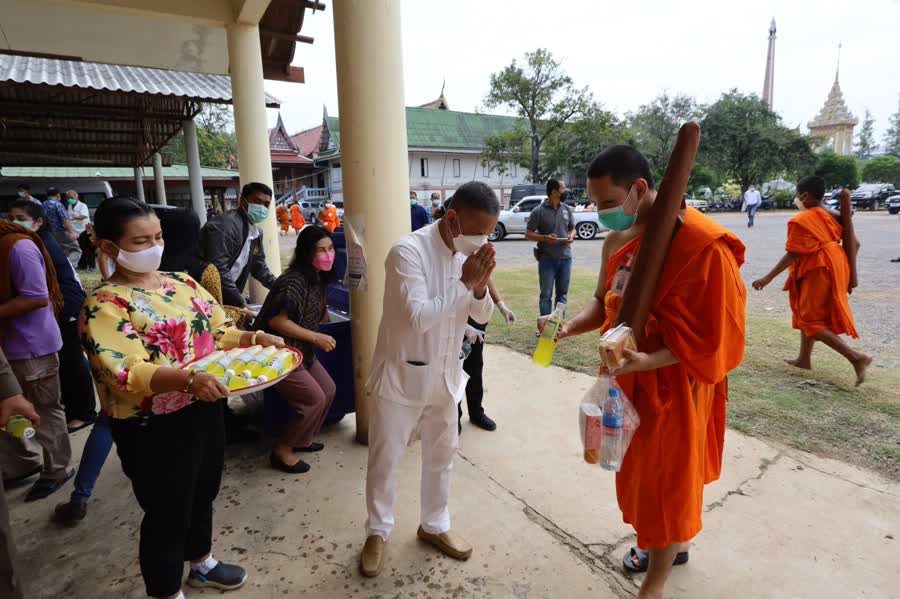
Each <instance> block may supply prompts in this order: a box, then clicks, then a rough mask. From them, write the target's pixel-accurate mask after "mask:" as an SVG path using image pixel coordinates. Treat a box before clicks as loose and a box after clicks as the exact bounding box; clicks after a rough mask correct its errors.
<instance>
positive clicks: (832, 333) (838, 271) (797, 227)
mask: <svg viewBox="0 0 900 599" xmlns="http://www.w3.org/2000/svg"><path fill="white" fill-rule="evenodd" d="M824 196H825V181H824V180H823V179H822V178H821V177H804V178H803V179H801V180H800V182H799V183H797V197H796V198H795V200H794V203H795V204H796V205H797V207H798V208H799V209H800V214H798V215H797V216H795V217H794V218H792V219H791V220H790V222H789V223H788V236H787V247H786V250H787V253H786V254H785V255H784V257H783V258H782V259H781V260H779V261H778V264H776V265H775V267H774V268H773V269H772V271H771V272H770V273H769V274H767V275H766V276H764V277H763V278H761V279H759V280H757V281H754V282H753V287H754V288H755V289H759V290H762V289H765V288H766V287H767V286H768V285H769V284H770V283H771V282H772V281H773V280H775V277H777V276H778V275H780V274H781V273H782V272H783V271H784V270H785V269H787V268H790V274H789V275H788V280H787V283H786V284H785V286H784V289H785V290H786V291H787V292H788V297H789V298H790V302H791V311H793V313H794V317H793V325H794V328H795V329H798V330H799V331H800V335H801V336H800V355H799V356H798V357H797V359H796V360H785V362H787V363H788V364H790V365H791V366H796V367H797V368H803V369H805V370H811V369H812V351H813V345H815V342H816V341H821V342H822V343H824V344H825V345H827V346H828V347H830V348H832V349H833V350H835V351H836V352H838V353H839V354H841V355H842V356H844V357H845V358H847V360H848V361H849V362H850V364H852V365H853V368H854V370H855V371H856V385H857V386H859V385H861V384H862V383H863V382H864V381H865V379H866V368H868V366H869V365H870V364H871V363H872V358H870V357H869V356H867V355H866V354H864V353H862V352H858V351H856V350H854V349H853V348H851V347H850V346H849V345H848V344H847V343H846V342H845V341H844V340H843V339H841V338H840V335H849V336H850V337H853V338H854V339H858V338H859V334H858V333H857V332H856V325H855V324H854V323H853V313H852V312H851V311H850V302H849V295H850V294H851V293H853V288H852V287H851V284H850V264H849V262H848V261H847V254H846V253H845V252H844V250H843V248H842V247H841V236H842V234H843V227H841V225H840V223H839V222H838V218H840V215H838V214H836V213H832V212H829V211H828V210H826V209H824V208H822V198H823V197H824ZM857 247H858V244H857Z"/></svg>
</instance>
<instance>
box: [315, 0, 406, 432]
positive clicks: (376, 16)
mask: <svg viewBox="0 0 900 599" xmlns="http://www.w3.org/2000/svg"><path fill="white" fill-rule="evenodd" d="M332 6H333V10H334V19H333V20H334V47H335V58H336V67H337V81H338V106H339V109H340V116H341V163H342V166H343V192H344V193H343V195H344V210H345V212H344V218H345V220H346V221H349V222H350V223H351V225H352V226H353V227H354V228H355V229H360V228H364V230H365V231H364V247H365V253H366V267H367V269H368V271H367V273H366V275H367V279H368V288H367V289H366V290H365V291H361V290H355V291H353V292H351V295H350V305H351V311H352V314H353V317H352V319H351V332H352V335H353V379H354V386H355V389H356V439H357V440H358V441H359V442H361V443H366V442H367V441H368V432H369V396H368V390H367V389H366V384H365V382H366V379H367V378H368V375H369V368H370V366H371V361H372V353H373V351H374V349H375V340H376V337H377V335H378V324H379V322H380V321H381V307H382V299H383V295H384V259H385V257H386V256H387V253H388V250H390V247H391V244H392V243H393V242H394V241H396V240H397V239H399V238H400V237H402V236H403V235H405V234H407V233H409V231H410V221H409V203H408V199H409V176H408V168H409V163H408V160H409V151H408V149H407V144H406V108H405V103H404V98H403V53H402V47H401V43H400V40H401V37H402V32H401V31H400V0H382V1H380V2H368V1H367V2H363V1H361V0H335V1H334V3H333V4H332ZM373 190H377V193H373Z"/></svg>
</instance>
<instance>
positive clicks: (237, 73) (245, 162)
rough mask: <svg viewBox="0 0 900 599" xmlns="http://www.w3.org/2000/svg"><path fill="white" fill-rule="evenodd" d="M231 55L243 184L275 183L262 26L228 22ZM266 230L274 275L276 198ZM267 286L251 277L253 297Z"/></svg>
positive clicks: (278, 268)
mask: <svg viewBox="0 0 900 599" xmlns="http://www.w3.org/2000/svg"><path fill="white" fill-rule="evenodd" d="M227 33H228V58H229V61H230V63H231V67H230V72H231V97H232V100H233V102H234V131H235V133H236V134H237V151H238V163H239V164H240V176H241V186H244V185H246V184H247V183H251V182H253V181H256V182H259V183H265V184H266V185H268V186H269V187H274V185H273V184H272V158H271V155H270V154H269V129H268V127H269V124H268V121H267V120H266V94H265V90H264V89H263V69H262V52H261V50H260V47H259V27H258V26H257V25H244V24H242V23H235V24H233V25H229V26H228V28H227ZM259 228H260V230H261V231H262V233H263V244H264V245H263V251H265V253H266V264H267V265H268V267H269V270H270V271H272V274H274V275H276V276H277V275H278V274H280V273H281V252H280V250H279V246H278V224H277V220H276V218H275V198H274V197H273V198H272V206H271V207H270V209H269V217H268V218H267V219H266V220H265V221H264V222H262V223H260V224H259ZM266 293H267V291H266V289H265V287H263V286H262V285H260V284H259V283H257V282H256V280H255V279H253V278H252V277H251V278H250V299H251V301H253V302H257V303H262V301H263V300H264V299H265V297H266Z"/></svg>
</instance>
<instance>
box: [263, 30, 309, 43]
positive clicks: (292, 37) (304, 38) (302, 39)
mask: <svg viewBox="0 0 900 599" xmlns="http://www.w3.org/2000/svg"><path fill="white" fill-rule="evenodd" d="M259 34H260V35H268V36H269V37H273V38H275V39H279V40H287V41H289V42H299V43H301V44H311V43H313V42H314V41H315V38H313V37H310V36H308V35H300V34H299V33H285V32H284V31H275V30H274V29H263V28H261V27H260V29H259Z"/></svg>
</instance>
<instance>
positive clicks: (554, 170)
mask: <svg viewBox="0 0 900 599" xmlns="http://www.w3.org/2000/svg"><path fill="white" fill-rule="evenodd" d="M626 135H627V132H626V130H625V127H624V126H623V124H622V123H621V122H620V121H619V119H618V118H616V115H614V114H613V113H611V112H609V111H606V110H603V108H602V107H601V106H600V105H599V104H596V103H593V104H591V106H590V107H589V108H588V109H587V111H586V112H585V114H584V115H583V116H582V117H581V118H580V119H578V120H577V121H575V122H573V123H566V125H565V126H563V127H562V129H560V130H559V133H558V134H557V135H553V136H551V137H550V138H549V139H548V140H547V142H546V143H545V145H544V147H545V151H544V158H543V162H544V167H543V168H544V170H545V171H546V172H547V173H548V174H549V175H550V176H553V175H562V174H564V173H565V172H567V171H568V172H571V173H574V174H575V175H576V177H577V178H582V177H584V176H585V175H586V174H587V170H588V167H589V166H590V164H591V161H592V160H593V159H594V157H595V156H596V155H597V154H598V153H600V152H601V151H603V150H604V149H606V148H607V147H609V146H611V145H614V144H619V143H624V142H625V141H627V139H626Z"/></svg>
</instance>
